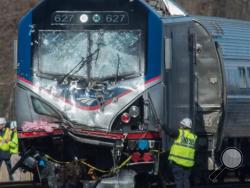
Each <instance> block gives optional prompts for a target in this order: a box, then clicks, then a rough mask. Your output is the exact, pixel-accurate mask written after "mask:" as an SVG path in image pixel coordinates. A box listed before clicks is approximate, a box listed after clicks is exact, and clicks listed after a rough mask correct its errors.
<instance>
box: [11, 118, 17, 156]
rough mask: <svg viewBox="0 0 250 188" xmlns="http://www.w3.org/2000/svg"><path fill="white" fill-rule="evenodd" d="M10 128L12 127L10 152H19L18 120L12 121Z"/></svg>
mask: <svg viewBox="0 0 250 188" xmlns="http://www.w3.org/2000/svg"><path fill="white" fill-rule="evenodd" d="M10 129H11V137H10V142H9V149H10V150H9V152H10V153H11V154H17V153H18V147H19V146H18V134H17V125H16V121H11V122H10Z"/></svg>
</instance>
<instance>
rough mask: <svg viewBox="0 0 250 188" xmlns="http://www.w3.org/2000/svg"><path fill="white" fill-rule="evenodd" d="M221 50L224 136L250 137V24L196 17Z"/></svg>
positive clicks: (216, 18)
mask: <svg viewBox="0 0 250 188" xmlns="http://www.w3.org/2000/svg"><path fill="white" fill-rule="evenodd" d="M195 19H196V20H198V21H199V22H200V23H201V24H202V25H204V26H205V28H206V29H207V30H208V32H209V33H210V35H211V36H212V38H213V40H214V41H216V42H217V43H218V44H219V45H220V47H221V49H222V55H223V61H224V73H225V87H226V91H227V93H226V105H225V121H224V128H223V129H224V130H223V134H224V136H229V137H239V136H242V137H243V136H249V132H250V123H249V122H250V118H249V114H248V113H247V112H249V107H248V106H249V105H248V104H249V95H250V68H249V67H250V22H247V21H241V20H233V19H226V18H218V17H195Z"/></svg>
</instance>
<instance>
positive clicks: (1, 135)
mask: <svg viewBox="0 0 250 188" xmlns="http://www.w3.org/2000/svg"><path fill="white" fill-rule="evenodd" d="M11 132H12V131H11V130H10V128H9V127H8V126H7V122H6V119H5V118H0V167H1V166H2V163H3V162H5V164H6V167H7V170H8V172H9V179H10V180H11V181H12V180H13V177H12V175H11V174H10V171H11V161H10V157H11V154H10V151H9V149H10V148H9V143H10V140H11V134H12V133H11Z"/></svg>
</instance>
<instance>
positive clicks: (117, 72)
mask: <svg viewBox="0 0 250 188" xmlns="http://www.w3.org/2000/svg"><path fill="white" fill-rule="evenodd" d="M117 59H118V61H117V69H116V77H115V83H117V82H118V76H119V68H120V56H119V54H117Z"/></svg>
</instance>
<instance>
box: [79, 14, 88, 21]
mask: <svg viewBox="0 0 250 188" xmlns="http://www.w3.org/2000/svg"><path fill="white" fill-rule="evenodd" d="M88 20H89V17H88V15H87V14H82V15H81V16H80V21H81V22H82V23H86V22H87V21H88Z"/></svg>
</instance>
